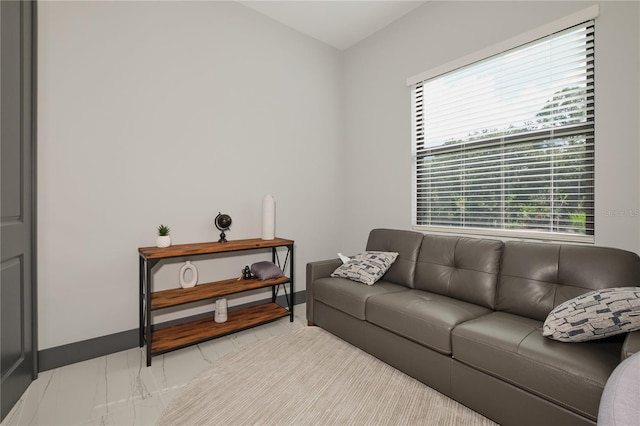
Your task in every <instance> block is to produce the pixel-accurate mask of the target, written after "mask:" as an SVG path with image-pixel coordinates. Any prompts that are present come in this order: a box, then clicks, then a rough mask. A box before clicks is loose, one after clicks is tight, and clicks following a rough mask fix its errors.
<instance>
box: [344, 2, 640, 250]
mask: <svg viewBox="0 0 640 426" xmlns="http://www.w3.org/2000/svg"><path fill="white" fill-rule="evenodd" d="M592 4H594V3H592V2H555V1H554V2H548V1H541V2H519V1H511V2H500V1H499V2H477V1H470V2H457V1H455V2H440V1H430V2H427V3H426V4H425V5H423V6H421V7H420V8H418V9H416V10H415V11H413V12H412V13H410V14H408V15H406V16H405V17H403V18H401V19H400V20H398V21H396V22H394V23H393V24H391V25H390V26H388V27H386V28H385V29H384V30H382V31H380V32H378V33H376V34H375V35H373V36H371V37H369V38H368V39H366V40H364V41H363V42H361V43H359V44H358V45H356V46H354V47H352V48H351V49H349V50H348V51H347V52H346V54H345V83H344V86H345V91H346V94H345V117H346V120H345V134H346V142H345V144H346V145H345V151H346V158H347V159H348V166H347V168H346V173H347V174H346V177H345V182H347V193H346V200H347V216H346V222H347V223H348V224H349V226H348V227H347V229H346V230H345V235H344V244H343V247H342V249H343V250H344V251H345V252H346V253H354V252H357V251H359V250H362V249H363V247H364V243H365V241H366V238H367V235H368V232H369V230H370V229H371V228H374V227H390V228H400V229H410V227H411V119H410V89H409V88H408V87H407V86H406V84H405V81H406V79H407V77H412V76H414V75H416V74H419V73H421V72H423V71H427V70H430V69H432V68H434V67H436V66H439V65H442V64H445V63H447V62H450V61H452V60H455V59H457V58H460V57H462V56H465V55H468V54H470V53H474V52H476V51H479V50H481V49H484V48H486V47H488V46H491V45H493V44H496V43H498V42H500V41H502V40H505V39H509V38H511V37H514V36H516V35H518V34H521V33H523V32H526V31H528V30H531V29H534V28H537V27H540V26H542V25H544V24H546V23H547V22H550V21H553V20H556V19H559V18H561V17H564V16H566V15H569V14H571V13H573V12H576V11H579V10H582V9H584V8H586V7H588V6H590V5H592ZM599 4H600V17H599V18H598V19H597V20H596V66H595V74H596V144H597V146H596V223H595V226H596V244H598V245H605V246H613V247H620V248H623V249H627V250H632V251H635V252H638V250H639V248H640V227H639V222H638V212H639V210H640V197H639V194H640V176H639V174H638V158H639V151H640V150H639V149H638V148H639V141H640V135H639V127H638V119H639V116H640V108H639V98H638V93H639V87H640V84H639V78H640V68H639V65H638V64H639V54H640V41H639V40H640V35H639V30H638V28H639V27H640V23H639V22H640V12H639V6H640V4H639V3H638V2H609V1H607V2H601V3H599Z"/></svg>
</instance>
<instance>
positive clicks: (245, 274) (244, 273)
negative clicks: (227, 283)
mask: <svg viewBox="0 0 640 426" xmlns="http://www.w3.org/2000/svg"><path fill="white" fill-rule="evenodd" d="M252 277H253V275H251V269H249V265H247V266H245V267H244V269H243V270H242V279H244V280H248V279H251V278H252Z"/></svg>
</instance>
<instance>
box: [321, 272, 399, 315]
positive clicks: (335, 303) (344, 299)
mask: <svg viewBox="0 0 640 426" xmlns="http://www.w3.org/2000/svg"><path fill="white" fill-rule="evenodd" d="M394 291H409V289H408V288H406V287H404V286H401V285H398V284H393V283H390V282H386V281H378V282H377V283H376V285H374V286H370V285H364V284H361V283H358V282H355V281H351V280H349V279H347V278H320V279H317V280H315V281H314V283H313V298H314V299H315V300H317V301H319V302H322V303H324V304H325V305H328V306H331V307H332V308H335V309H338V310H340V311H342V312H344V313H346V314H349V315H351V316H353V317H356V318H358V319H360V320H365V319H366V318H365V303H366V301H367V299H369V298H370V297H371V296H374V295H376V294H383V293H390V292H394Z"/></svg>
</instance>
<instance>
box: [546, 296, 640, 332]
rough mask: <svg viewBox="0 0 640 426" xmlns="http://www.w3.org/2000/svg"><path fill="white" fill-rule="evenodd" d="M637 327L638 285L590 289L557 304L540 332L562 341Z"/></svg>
mask: <svg viewBox="0 0 640 426" xmlns="http://www.w3.org/2000/svg"><path fill="white" fill-rule="evenodd" d="M636 330H640V287H614V288H605V289H603V290H595V291H590V292H589V293H585V294H583V295H581V296H578V297H576V298H574V299H570V300H567V301H566V302H564V303H561V304H560V305H558V306H556V307H555V308H554V309H553V310H552V311H551V312H550V313H549V315H548V316H547V319H546V320H545V321H544V326H543V328H542V335H543V336H545V337H549V338H551V339H554V340H559V341H561V342H586V341H589V340H596V339H602V338H604V337H608V336H614V335H616V334H621V333H627V332H629V331H636Z"/></svg>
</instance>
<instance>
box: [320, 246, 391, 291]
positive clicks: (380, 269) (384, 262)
mask: <svg viewBox="0 0 640 426" xmlns="http://www.w3.org/2000/svg"><path fill="white" fill-rule="evenodd" d="M397 257H398V253H395V252H385V251H366V252H364V253H360V254H357V255H356V256H355V257H354V258H353V259H351V260H349V261H348V262H346V263H344V264H342V265H341V266H339V267H338V268H337V269H336V270H335V271H333V273H332V274H331V276H332V277H340V278H348V279H350V280H352V281H358V282H361V283H363V284H367V285H373V284H375V282H376V281H378V280H379V279H380V278H382V276H383V275H384V274H385V272H387V271H388V270H389V268H390V267H391V265H393V262H395V261H396V258H397Z"/></svg>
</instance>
